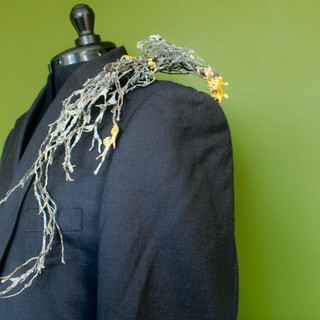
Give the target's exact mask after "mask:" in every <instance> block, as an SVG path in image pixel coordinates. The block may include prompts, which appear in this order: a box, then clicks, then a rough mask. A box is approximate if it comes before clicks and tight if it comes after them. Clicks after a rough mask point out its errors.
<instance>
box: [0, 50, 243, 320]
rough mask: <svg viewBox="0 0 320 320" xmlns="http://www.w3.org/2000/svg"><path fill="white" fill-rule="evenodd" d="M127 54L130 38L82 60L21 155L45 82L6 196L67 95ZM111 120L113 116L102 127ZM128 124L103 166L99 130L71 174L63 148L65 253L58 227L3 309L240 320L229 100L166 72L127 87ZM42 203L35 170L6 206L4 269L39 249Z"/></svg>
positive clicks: (0, 237) (5, 173) (3, 178)
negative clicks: (96, 145) (39, 263)
mask: <svg viewBox="0 0 320 320" xmlns="http://www.w3.org/2000/svg"><path fill="white" fill-rule="evenodd" d="M124 53H125V50H124V48H123V47H121V48H118V49H115V50H112V51H111V52H109V53H107V54H105V55H103V56H101V57H99V58H97V59H95V60H92V61H90V62H87V63H85V64H83V65H81V66H79V67H78V69H76V71H75V72H74V73H73V74H72V75H71V76H70V78H69V79H68V80H67V81H66V83H65V84H64V86H63V87H62V89H61V90H60V91H59V93H58V95H57V97H56V98H55V100H54V101H53V102H52V104H51V105H50V107H49V109H48V110H47V112H46V113H45V115H44V116H43V118H42V120H41V122H40V124H39V126H38V127H37V129H36V131H35V133H34V135H33V136H32V139H31V141H30V142H29V144H28V146H27V149H26V151H25V152H24V154H23V156H22V157H21V154H22V145H23V140H24V137H25V136H26V134H27V131H28V130H30V128H32V125H33V123H32V121H33V120H32V119H34V118H35V116H36V115H37V113H38V112H39V108H40V106H41V103H42V101H43V92H44V91H42V92H41V93H40V95H39V96H38V97H37V99H36V100H35V102H34V104H33V105H32V107H31V109H30V110H29V111H28V112H27V113H26V114H24V115H23V116H22V117H21V118H19V119H18V120H17V122H16V125H15V127H14V129H13V131H12V132H11V133H10V135H9V137H8V139H7V141H6V144H5V147H4V151H3V155H2V159H1V165H0V197H1V198H2V196H3V195H4V194H5V192H6V191H7V190H8V189H9V188H10V186H11V187H12V186H14V185H15V184H16V183H17V182H18V181H19V180H20V178H21V177H22V176H23V175H24V174H25V172H26V171H27V169H29V168H30V166H31V164H32V163H33V161H34V160H35V159H36V157H37V151H38V149H39V147H40V144H41V142H42V141H43V139H44V137H45V136H46V133H47V131H48V124H50V123H52V122H53V121H54V120H55V119H56V118H57V117H58V115H59V113H60V110H61V101H62V100H63V99H64V98H66V97H67V96H69V95H70V94H71V93H72V92H73V91H74V90H76V89H79V88H81V86H82V84H83V83H84V82H85V81H86V80H87V78H90V77H93V76H95V75H96V74H97V73H98V72H99V71H100V70H101V69H102V67H103V66H104V65H105V64H106V63H108V62H111V61H115V60H116V59H117V58H120V57H121V55H122V54H124ZM111 127H112V124H111V116H110V118H108V117H106V118H105V121H104V123H103V124H102V125H101V136H102V137H104V136H108V135H109V133H110V129H111ZM120 130H121V134H120V136H118V143H117V147H116V149H115V150H110V151H109V154H108V157H107V159H106V161H105V162H104V164H103V166H102V168H101V169H100V171H99V173H98V175H97V176H95V175H94V174H93V171H94V170H95V168H96V166H97V164H98V162H97V160H96V157H97V156H98V153H97V150H93V151H91V152H89V151H88V150H89V148H90V145H91V135H89V134H87V135H84V136H83V138H82V140H81V141H80V142H79V143H78V145H77V147H76V148H75V149H74V153H73V158H72V159H73V163H74V164H75V165H76V170H75V172H74V174H73V178H74V179H75V181H74V182H66V181H65V173H64V171H63V169H62V166H61V163H62V161H63V157H64V153H63V150H62V149H61V150H60V151H57V153H56V157H55V160H54V163H53V164H52V166H51V167H50V170H49V174H50V176H49V185H48V190H49V192H50V193H51V194H52V196H53V198H54V199H55V201H56V203H57V206H58V208H59V209H58V222H59V224H60V226H61V228H62V231H63V234H64V243H65V258H66V264H65V265H63V264H61V263H60V242H59V240H58V237H57V240H56V242H55V244H54V247H53V249H52V252H51V253H50V255H49V256H48V258H47V261H46V267H45V269H44V271H43V273H42V274H41V275H40V276H38V278H36V279H35V281H34V283H33V284H32V286H31V287H30V288H28V289H27V290H25V291H24V292H23V293H22V294H20V295H19V296H17V297H14V298H10V299H0V319H1V320H21V319H25V320H37V319H41V320H44V319H45V320H64V319H66V320H67V319H68V320H71V319H74V320H91V319H92V320H94V319H99V320H102V319H105V320H107V319H108V320H134V319H141V320H147V319H150V320H151V319H152V320H180V319H181V320H182V319H184V320H189V319H190V320H191V319H192V320H193V319H194V320H195V319H199V320H205V319H216V320H224V319H236V317H237V303H238V286H237V282H238V279H237V260H236V251H235V243H234V210H233V164H232V147H231V140H230V133H229V128H228V124H227V121H226V118H225V116H224V114H223V112H222V110H221V108H220V106H219V104H218V103H216V102H215V101H214V99H213V98H211V97H210V96H209V95H207V94H204V93H199V92H197V91H196V90H194V89H192V88H188V87H184V86H181V85H178V84H175V83H173V82H166V81H157V82H155V83H154V84H152V85H150V86H148V87H146V88H140V89H137V90H135V91H133V92H131V93H129V94H128V95H127V96H126V98H125V103H124V105H123V112H122V118H121V121H120ZM37 210H38V209H37V203H36V200H35V198H34V195H33V186H32V181H29V183H28V185H26V186H25V187H24V188H23V189H19V190H17V191H16V192H15V193H14V194H12V196H11V197H10V198H9V199H8V201H7V202H5V203H4V204H2V205H1V206H0V272H1V275H7V274H8V273H10V272H12V271H13V269H14V268H16V267H17V266H18V265H20V264H21V263H23V262H24V261H25V260H27V259H28V258H30V257H32V256H37V255H38V253H39V251H40V249H41V239H42V233H41V231H42V217H41V216H38V215H37ZM0 288H1V289H2V288H3V287H2V286H1V287H0Z"/></svg>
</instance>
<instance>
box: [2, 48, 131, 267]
mask: <svg viewBox="0 0 320 320" xmlns="http://www.w3.org/2000/svg"><path fill="white" fill-rule="evenodd" d="M123 54H126V51H125V49H124V47H119V48H116V49H114V50H112V51H110V52H108V53H106V54H104V55H102V56H101V57H99V58H97V59H94V60H91V61H88V62H86V63H84V64H82V65H80V66H79V67H78V68H77V69H76V70H75V71H74V72H73V73H72V74H71V76H70V77H69V78H68V79H67V80H66V82H65V83H64V85H63V87H62V88H61V89H60V91H59V92H58V94H57V96H56V97H55V99H54V100H53V102H52V103H51V105H50V106H49V108H48V110H47V112H46V113H45V114H44V116H43V118H42V120H41V121H40V123H39V125H38V127H37V129H36V130H35V132H34V134H33V136H32V138H31V140H30V142H29V144H28V146H27V147H26V149H25V152H24V153H23V156H22V158H21V160H20V162H18V163H17V165H16V168H15V173H14V175H13V179H12V181H11V185H10V187H9V190H10V189H11V188H13V187H14V186H15V185H17V184H18V183H19V181H20V180H21V178H22V177H23V176H24V174H25V173H26V172H27V171H28V170H29V169H30V168H31V166H32V164H33V163H34V161H35V160H36V158H37V156H38V150H39V148H40V145H41V143H42V142H43V141H44V139H45V137H46V135H47V133H48V129H49V128H48V126H49V125H50V124H51V123H53V122H54V121H55V120H56V119H57V118H58V117H59V115H60V112H61V106H62V101H63V100H64V99H66V98H67V97H68V96H69V95H71V94H72V92H73V91H75V90H77V89H80V88H81V87H82V85H83V84H84V83H85V82H86V80H87V79H88V78H92V77H94V76H96V75H97V73H99V72H100V71H101V70H102V68H103V66H105V65H106V64H107V63H110V62H113V61H115V60H117V59H119V58H120V57H121V56H122V55H123ZM43 94H44V90H42V91H41V93H40V94H39V96H38V97H37V99H36V101H35V102H34V104H33V106H32V107H31V109H30V115H29V117H27V120H26V121H24V123H22V126H24V128H23V130H21V132H22V134H21V136H20V137H19V146H18V149H16V150H14V152H16V154H17V156H18V155H20V154H21V148H22V144H23V133H24V132H25V130H26V128H27V127H28V125H29V124H30V123H29V122H30V121H31V120H30V119H31V114H32V112H33V111H35V110H34V109H36V108H39V103H41V101H42V100H43V99H41V98H42V97H43ZM32 180H33V179H32V178H30V179H29V180H28V181H27V183H26V184H25V186H24V188H23V189H17V190H16V191H14V193H12V195H11V196H10V197H9V198H8V200H7V201H6V202H4V203H3V204H2V205H0V264H1V262H2V259H3V257H4V254H5V251H6V248H7V247H8V244H9V242H10V239H11V237H12V235H13V234H14V229H15V225H16V223H17V221H18V220H17V219H18V216H19V212H20V209H21V206H22V203H23V200H24V197H25V195H26V193H27V191H28V189H29V187H30V185H31V182H32Z"/></svg>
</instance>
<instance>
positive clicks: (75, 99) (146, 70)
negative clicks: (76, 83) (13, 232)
mask: <svg viewBox="0 0 320 320" xmlns="http://www.w3.org/2000/svg"><path fill="white" fill-rule="evenodd" d="M137 47H138V48H139V49H141V53H140V55H139V56H138V57H132V56H127V55H125V56H123V57H121V59H120V60H118V61H116V62H113V63H109V64H107V65H106V66H105V67H104V68H103V70H102V71H101V72H100V73H99V74H98V75H97V76H96V77H95V78H92V79H88V80H87V81H86V83H84V85H83V87H82V88H81V89H80V90H76V91H74V92H73V93H72V94H71V95H70V96H69V97H68V98H67V99H65V100H64V101H63V102H62V111H61V113H60V116H59V118H58V119H57V120H56V121H55V122H53V123H51V124H50V125H49V130H48V134H47V136H46V138H45V139H44V141H43V142H42V144H41V146H40V149H39V152H38V157H37V159H36V160H35V162H34V163H33V165H32V166H31V168H30V169H29V170H28V171H27V172H26V174H25V175H24V176H23V177H22V179H21V180H20V182H19V183H18V184H17V185H16V186H15V187H13V188H12V189H11V190H9V191H8V192H7V193H6V195H5V197H4V198H3V199H2V200H0V204H2V203H4V202H5V201H6V200H7V199H8V198H9V197H10V195H11V194H12V193H13V192H14V191H15V190H16V189H18V188H20V187H21V188H23V187H24V185H25V184H26V182H27V181H28V180H29V179H30V178H31V177H34V182H33V187H34V195H35V198H36V199H37V202H38V205H39V212H38V213H39V214H41V215H42V217H43V226H44V227H43V236H42V246H41V251H40V253H39V255H38V256H36V257H31V258H30V259H28V260H27V261H26V262H24V263H23V264H22V265H20V266H18V267H17V268H16V269H15V270H13V272H12V273H11V274H9V275H7V276H4V277H0V279H1V283H2V284H5V289H3V290H2V291H0V297H1V298H9V297H13V296H16V295H18V294H19V293H21V292H22V291H24V290H25V289H26V288H28V287H29V286H30V285H31V284H32V282H33V280H34V279H35V278H36V277H37V276H38V275H39V274H40V273H41V271H42V269H43V268H44V267H45V259H46V256H47V255H48V253H49V251H50V249H51V247H52V243H53V239H54V236H55V234H56V233H57V234H58V236H59V237H60V243H61V262H62V263H65V262H64V245H63V235H62V232H61V230H60V227H59V225H58V223H57V220H56V213H57V206H56V204H55V202H54V200H53V198H52V196H51V195H50V193H49V191H48V190H47V186H48V179H49V177H48V169H49V166H50V165H51V164H52V162H53V157H54V154H55V152H56V150H57V149H58V148H64V152H65V157H64V161H63V163H62V166H63V169H64V171H65V173H66V180H67V181H72V177H71V174H72V173H73V171H74V165H73V164H72V161H71V155H72V150H73V148H74V147H75V146H76V145H77V143H78V142H79V140H80V139H81V137H82V135H83V134H91V135H92V145H91V148H90V150H92V149H93V148H95V147H97V149H98V151H99V153H100V155H99V156H98V158H97V159H98V160H100V162H99V164H98V166H97V168H96V170H95V171H94V174H97V173H98V171H99V169H100V167H101V166H102V164H103V162H104V160H105V158H106V154H107V152H108V150H109V149H110V147H111V146H112V147H113V148H115V147H116V140H117V135H118V133H119V127H118V124H117V123H118V122H119V121H120V116H121V111H122V105H123V99H124V96H125V95H126V94H127V93H128V92H130V91H132V90H134V89H135V88H136V87H145V86H148V85H149V84H151V83H152V82H153V81H154V80H155V73H157V72H162V73H169V74H193V75H196V76H199V77H201V78H203V79H205V80H206V82H207V84H208V88H209V89H210V91H211V93H212V96H213V97H214V98H215V99H216V100H217V101H218V102H219V103H221V102H222V100H223V98H225V97H226V98H227V97H228V95H227V94H226V93H224V92H223V91H222V90H221V87H222V85H224V84H225V83H223V82H222V78H221V77H220V76H219V75H218V74H217V72H216V71H214V70H213V69H212V68H211V67H210V66H209V65H208V64H207V63H206V62H205V61H204V60H202V59H201V58H199V57H198V55H197V53H196V52H194V51H193V50H191V49H188V48H180V47H176V46H175V45H173V44H171V43H169V42H167V41H166V40H164V39H162V38H161V37H160V36H159V35H151V36H150V37H149V38H147V39H145V40H143V41H140V42H138V45H137ZM101 97H103V101H104V102H103V103H99V104H97V101H98V99H100V98H101ZM93 108H98V109H99V112H98V115H97V116H96V117H95V118H93V117H92V114H93V113H92V110H93ZM107 110H110V111H111V113H112V115H113V117H112V121H113V127H112V129H111V135H110V136H108V137H106V138H104V139H103V138H101V137H100V135H99V133H98V128H99V125H100V124H101V122H102V121H103V118H104V115H105V112H106V111H107ZM27 268H28V269H27ZM25 269H27V271H24V270H25Z"/></svg>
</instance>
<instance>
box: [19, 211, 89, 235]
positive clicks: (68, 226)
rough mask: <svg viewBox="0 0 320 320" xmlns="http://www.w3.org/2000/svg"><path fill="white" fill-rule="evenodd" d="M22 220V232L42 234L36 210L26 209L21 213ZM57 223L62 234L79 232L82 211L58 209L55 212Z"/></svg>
mask: <svg viewBox="0 0 320 320" xmlns="http://www.w3.org/2000/svg"><path fill="white" fill-rule="evenodd" d="M21 213H22V214H21V218H22V219H23V220H24V221H23V223H22V225H23V231H24V232H42V231H43V218H42V215H38V209H27V210H24V211H23V212H21ZM57 222H58V225H59V227H60V229H61V231H62V232H63V233H66V232H81V231H82V228H83V210H82V209H80V208H72V209H71V208H59V209H58V212H57Z"/></svg>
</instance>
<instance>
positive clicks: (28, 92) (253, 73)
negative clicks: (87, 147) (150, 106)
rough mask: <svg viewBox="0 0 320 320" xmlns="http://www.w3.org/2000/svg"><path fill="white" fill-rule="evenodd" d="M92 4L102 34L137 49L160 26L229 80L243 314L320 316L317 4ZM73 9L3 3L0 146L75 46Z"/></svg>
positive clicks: (65, 4)
mask: <svg viewBox="0 0 320 320" xmlns="http://www.w3.org/2000/svg"><path fill="white" fill-rule="evenodd" d="M87 3H88V4H89V5H91V6H92V7H93V9H94V10H95V12H96V32H97V33H99V34H100V35H101V36H102V38H103V40H105V41H106V40H111V41H114V42H115V43H116V44H117V45H121V44H124V45H126V47H127V49H128V51H129V52H130V53H131V54H133V55H135V54H138V51H137V49H135V44H136V42H137V41H138V40H141V39H144V38H145V37H147V36H148V35H150V34H155V33H159V34H161V35H162V36H163V37H164V38H166V39H167V40H168V41H170V42H173V43H175V44H176V45H179V46H187V47H191V48H193V49H195V50H197V52H198V53H199V55H200V56H201V57H203V58H204V59H206V60H207V61H208V62H209V63H210V64H211V66H212V67H214V68H215V69H216V70H218V71H219V72H220V73H221V74H222V75H223V76H224V80H226V81H228V82H229V83H230V86H229V87H228V88H227V90H226V91H227V92H228V93H229V94H230V99H229V100H228V101H226V102H224V103H223V105H222V106H223V109H224V110H225V113H226V115H227V117H228V120H229V123H230V126H231V132H232V137H233V147H234V162H235V200H236V239H237V247H238V255H239V268H240V307H239V319H240V320H251V319H252V320H309V319H312V320H313V319H320V307H319V300H320V289H319V288H320V272H319V269H320V268H319V267H320V246H319V244H320V232H319V230H318V229H319V228H320V201H319V196H320V108H319V102H318V100H317V99H318V98H317V97H318V96H319V85H320V81H319V74H320V70H319V66H320V61H319V49H320V44H319V31H320V30H319V29H320V28H319V26H320V25H319V22H318V21H319V12H320V10H319V9H320V6H319V3H320V2H319V0H305V1H297V0H291V1H289V0H278V1H276V0H260V1H253V0H251V1H250V0H243V1H235V0H229V1H214V0H197V1H188V0H175V1H172V0H162V1H126V0H124V1H102V0H101V1H98V0H97V1H87ZM76 4H78V1H71V0H63V1H62V0H57V1H54V2H50V1H40V0H33V1H22V0H11V1H4V0H1V9H2V14H1V20H0V30H1V41H0V48H1V50H0V70H1V71H0V72H1V76H0V96H1V119H0V146H1V148H2V146H3V143H4V140H5V137H6V136H7V134H8V132H9V130H10V129H11V128H12V126H13V125H14V121H15V119H16V118H17V117H18V116H19V115H20V114H22V113H23V112H24V111H26V110H27V109H28V108H29V106H30V104H31V103H32V101H33V100H34V98H35V96H36V94H37V93H38V91H39V90H40V88H41V87H42V86H43V85H44V83H45V80H46V77H47V74H48V71H47V64H48V62H49V61H50V59H51V58H52V57H53V56H54V55H56V54H57V53H59V52H61V51H63V50H65V49H67V48H69V47H72V46H73V40H74V39H75V38H76V33H75V31H74V30H73V27H72V26H71V24H70V23H69V20H68V19H69V18H68V15H69V12H70V9H71V7H72V6H73V5H76ZM166 77H168V76H166ZM178 80H179V81H180V80H181V82H182V83H184V84H187V85H192V86H195V87H197V88H198V89H199V90H204V91H206V87H205V85H204V84H203V82H202V81H201V80H196V79H194V78H192V77H186V78H179V79H178ZM0 312H1V311H0Z"/></svg>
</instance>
